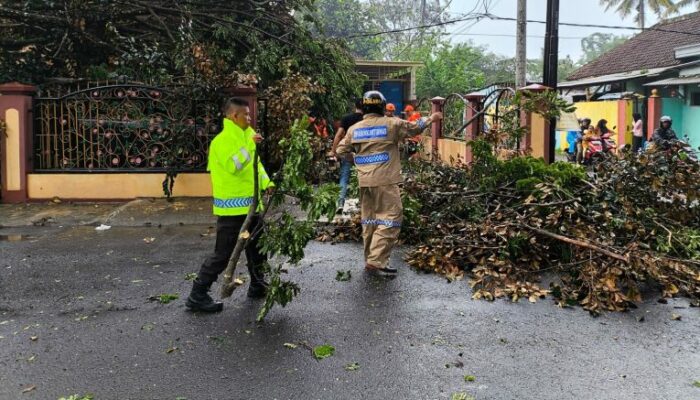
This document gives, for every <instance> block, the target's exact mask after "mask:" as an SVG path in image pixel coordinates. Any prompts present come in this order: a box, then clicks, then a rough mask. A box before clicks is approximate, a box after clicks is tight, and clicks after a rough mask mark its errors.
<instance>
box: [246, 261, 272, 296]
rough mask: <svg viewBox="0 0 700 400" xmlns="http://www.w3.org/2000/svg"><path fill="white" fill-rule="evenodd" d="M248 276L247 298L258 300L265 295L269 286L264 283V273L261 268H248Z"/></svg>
mask: <svg viewBox="0 0 700 400" xmlns="http://www.w3.org/2000/svg"><path fill="white" fill-rule="evenodd" d="M248 273H249V274H250V286H248V297H250V298H251V299H260V298H263V297H265V295H266V294H267V288H268V287H269V286H270V285H269V284H268V283H267V282H265V273H264V272H263V267H262V266H258V267H253V268H251V267H248Z"/></svg>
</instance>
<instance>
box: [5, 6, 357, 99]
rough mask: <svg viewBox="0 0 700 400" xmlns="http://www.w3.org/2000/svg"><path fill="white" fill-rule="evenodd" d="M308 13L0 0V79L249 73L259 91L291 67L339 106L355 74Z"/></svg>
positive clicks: (229, 77) (190, 79) (201, 80)
mask: <svg viewBox="0 0 700 400" xmlns="http://www.w3.org/2000/svg"><path fill="white" fill-rule="evenodd" d="M313 11H314V1H313V0H287V1H255V0H247V1H236V2H221V1H214V0H191V1H174V0H152V1H142V0H118V1H104V0H101V1H91V2H84V1H75V0H63V1H40V0H30V1H17V0H15V1H5V2H3V3H2V4H1V5H0V25H1V26H3V32H4V35H3V37H2V38H1V39H0V41H1V42H2V46H1V47H0V80H2V81H9V80H18V81H24V82H31V83H42V82H43V81H44V80H45V79H47V78H53V77H63V78H87V79H107V78H116V77H125V78H127V79H129V80H142V81H148V82H153V83H161V82H172V81H184V82H187V83H196V84H198V85H200V86H202V87H210V88H213V87H221V86H225V85H228V84H232V83H234V84H235V83H237V82H238V81H239V80H240V78H241V75H242V74H254V75H255V77H256V78H257V80H258V81H259V84H260V86H261V88H262V89H264V88H266V87H267V86H269V85H271V84H273V83H274V82H275V81H277V80H279V79H281V78H283V77H284V76H286V75H287V74H288V73H291V72H294V73H300V74H302V75H304V76H308V77H313V80H314V83H317V84H318V85H320V86H323V87H327V88H333V90H328V91H326V92H325V93H324V94H323V99H322V100H321V99H318V98H317V99H316V100H317V101H316V104H317V106H318V107H319V108H321V109H325V110H324V111H326V112H330V111H331V110H341V109H344V108H345V106H346V101H347V98H349V97H351V96H353V95H354V94H355V93H354V90H356V88H357V87H358V76H357V75H356V74H355V73H354V66H353V61H352V57H351V56H350V54H349V53H348V52H347V49H346V47H345V46H344V44H343V43H342V42H341V41H337V40H330V39H326V38H324V37H314V35H312V32H311V31H310V30H309V29H308V26H307V24H311V23H313V22H314V17H313ZM300 16H301V17H300ZM302 18H303V21H302V20H301V19H302ZM290 71H291V72H290Z"/></svg>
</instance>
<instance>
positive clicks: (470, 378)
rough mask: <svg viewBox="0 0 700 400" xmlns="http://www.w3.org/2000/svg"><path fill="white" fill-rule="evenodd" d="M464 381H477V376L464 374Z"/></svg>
mask: <svg viewBox="0 0 700 400" xmlns="http://www.w3.org/2000/svg"><path fill="white" fill-rule="evenodd" d="M464 381H465V382H474V381H476V377H475V376H474V375H464Z"/></svg>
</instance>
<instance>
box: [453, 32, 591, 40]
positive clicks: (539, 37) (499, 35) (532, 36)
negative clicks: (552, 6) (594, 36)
mask: <svg viewBox="0 0 700 400" xmlns="http://www.w3.org/2000/svg"><path fill="white" fill-rule="evenodd" d="M440 34H441V35H450V36H493V37H515V35H513V34H508V33H449V32H441V33H440ZM527 37H529V38H533V39H543V38H544V36H543V35H527ZM585 38H586V36H559V39H571V40H581V39H585Z"/></svg>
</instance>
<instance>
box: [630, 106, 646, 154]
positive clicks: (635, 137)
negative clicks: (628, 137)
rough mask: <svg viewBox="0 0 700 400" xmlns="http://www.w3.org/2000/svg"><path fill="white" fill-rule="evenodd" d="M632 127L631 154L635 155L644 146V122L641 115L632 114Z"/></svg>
mask: <svg viewBox="0 0 700 400" xmlns="http://www.w3.org/2000/svg"><path fill="white" fill-rule="evenodd" d="M632 119H633V120H634V125H633V126H632V152H633V153H637V152H638V151H639V150H641V149H642V147H643V146H644V121H642V114H640V113H634V114H632Z"/></svg>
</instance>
